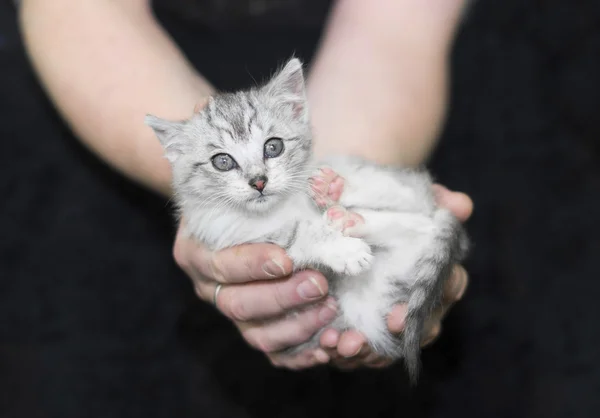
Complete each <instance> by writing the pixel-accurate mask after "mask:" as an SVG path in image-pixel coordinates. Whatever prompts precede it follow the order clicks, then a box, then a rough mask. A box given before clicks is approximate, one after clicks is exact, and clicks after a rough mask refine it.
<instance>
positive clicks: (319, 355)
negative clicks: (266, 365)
mask: <svg viewBox="0 0 600 418" xmlns="http://www.w3.org/2000/svg"><path fill="white" fill-rule="evenodd" d="M267 357H268V358H269V360H270V361H271V364H273V365H274V366H275V367H284V368H286V369H291V370H300V369H306V368H309V367H314V366H317V365H320V364H325V363H328V362H329V356H327V354H325V352H323V350H320V349H319V350H306V351H304V352H302V353H300V354H297V355H295V356H290V355H285V354H281V353H272V354H268V355H267Z"/></svg>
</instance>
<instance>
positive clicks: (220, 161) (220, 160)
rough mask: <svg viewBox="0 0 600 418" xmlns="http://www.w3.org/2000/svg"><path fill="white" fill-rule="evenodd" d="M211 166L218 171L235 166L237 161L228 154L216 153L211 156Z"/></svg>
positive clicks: (227, 169)
mask: <svg viewBox="0 0 600 418" xmlns="http://www.w3.org/2000/svg"><path fill="white" fill-rule="evenodd" d="M212 164H213V166H214V167H215V168H216V169H217V170H219V171H229V170H231V169H234V168H235V167H237V163H236V162H235V160H234V159H233V157H232V156H231V155H229V154H217V155H215V156H214V157H212Z"/></svg>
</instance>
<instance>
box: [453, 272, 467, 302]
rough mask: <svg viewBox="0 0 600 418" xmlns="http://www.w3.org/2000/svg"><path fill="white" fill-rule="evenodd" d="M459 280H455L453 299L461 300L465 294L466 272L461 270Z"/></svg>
mask: <svg viewBox="0 0 600 418" xmlns="http://www.w3.org/2000/svg"><path fill="white" fill-rule="evenodd" d="M459 277H460V278H459V279H458V280H457V281H458V283H457V284H456V287H455V288H454V295H455V296H454V299H455V300H461V299H462V297H463V295H464V294H465V290H467V272H466V271H465V270H463V269H461V272H460V276H459Z"/></svg>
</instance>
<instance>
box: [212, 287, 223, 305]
mask: <svg viewBox="0 0 600 418" xmlns="http://www.w3.org/2000/svg"><path fill="white" fill-rule="evenodd" d="M221 287H223V285H222V284H221V283H219V284H217V287H215V294H214V295H213V303H214V304H215V306H217V296H219V292H220V291H221Z"/></svg>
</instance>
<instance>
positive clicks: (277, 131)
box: [145, 58, 311, 213]
mask: <svg viewBox="0 0 600 418" xmlns="http://www.w3.org/2000/svg"><path fill="white" fill-rule="evenodd" d="M145 122H146V124H147V125H149V126H150V127H152V128H153V129H154V132H155V133H156V135H157V136H158V138H159V140H160V142H161V144H162V145H163V148H164V150H165V155H166V157H167V158H168V159H169V161H170V162H171V166H172V169H173V185H174V189H175V192H176V194H177V195H178V196H179V198H180V199H182V200H183V201H189V200H190V199H192V200H193V201H196V202H199V203H200V204H205V205H207V206H211V207H215V206H222V205H223V206H224V207H223V208H224V209H225V207H229V208H236V209H237V210H243V211H248V212H253V213H262V212H266V211H268V210H270V209H272V208H273V207H275V206H276V205H277V204H278V203H280V202H282V201H283V200H284V199H285V198H287V197H288V196H290V195H291V194H294V193H298V192H304V191H305V190H306V187H307V181H308V172H307V171H308V170H307V162H308V160H309V158H310V148H311V133H310V123H309V117H308V106H307V102H306V95H305V87H304V76H303V73H302V63H301V62H300V61H299V60H298V59H295V58H294V59H292V60H290V61H289V62H288V63H287V64H286V65H285V67H284V68H283V69H282V70H281V71H279V72H278V73H277V74H276V75H275V76H274V77H273V78H272V79H271V80H270V81H269V82H268V83H267V84H266V85H264V86H262V87H260V88H256V89H252V90H247V91H241V92H237V93H224V94H220V95H217V96H215V97H214V98H211V99H209V100H208V104H207V105H206V106H205V107H204V108H203V109H202V110H201V111H199V112H198V113H195V114H194V115H193V116H192V118H190V119H188V120H184V121H177V122H173V121H167V120H164V119H160V118H157V117H155V116H150V115H149V116H147V117H146V121H145Z"/></svg>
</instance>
